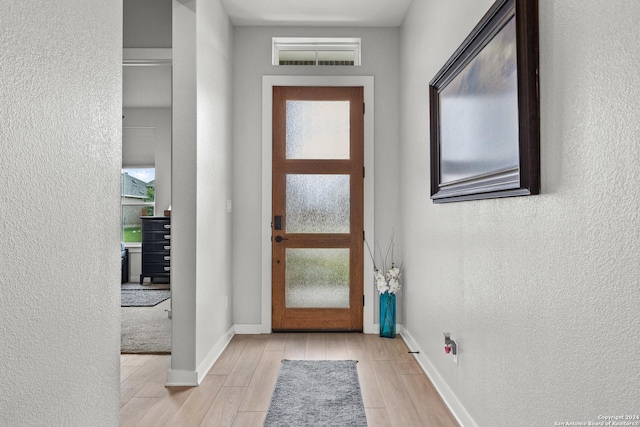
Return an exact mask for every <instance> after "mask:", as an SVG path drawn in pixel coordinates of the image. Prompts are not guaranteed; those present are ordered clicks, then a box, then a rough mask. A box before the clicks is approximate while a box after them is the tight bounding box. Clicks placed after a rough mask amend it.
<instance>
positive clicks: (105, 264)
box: [0, 0, 122, 426]
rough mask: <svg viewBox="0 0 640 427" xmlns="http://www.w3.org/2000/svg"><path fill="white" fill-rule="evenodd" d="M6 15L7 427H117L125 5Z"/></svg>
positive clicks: (1, 7) (1, 46) (2, 78)
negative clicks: (123, 6)
mask: <svg viewBox="0 0 640 427" xmlns="http://www.w3.org/2000/svg"><path fill="white" fill-rule="evenodd" d="M0 16H1V17H2V18H0V19H1V20H2V25H1V29H0V111H2V114H0V153H1V154H0V165H1V166H0V236H1V239H0V240H1V241H2V244H1V245H0V283H1V290H0V383H2V384H3V387H2V388H1V389H0V425H2V426H35V425H39V426H44V425H49V426H117V425H118V417H119V404H118V402H119V380H120V378H119V349H120V336H119V310H120V309H119V301H120V294H119V286H118V283H119V275H120V273H119V241H120V232H119V223H120V210H119V206H118V205H119V187H120V184H119V182H120V167H121V157H120V152H121V147H120V128H121V122H122V119H121V110H122V98H121V93H122V78H121V68H122V66H121V57H122V56H121V55H122V2H118V1H113V0H107V1H102V0H101V1H97V0H89V1H88V2H85V3H83V4H82V5H79V4H78V2H76V1H70V0H60V1H56V2H51V3H47V2H33V1H28V2H2V3H1V4H0Z"/></svg>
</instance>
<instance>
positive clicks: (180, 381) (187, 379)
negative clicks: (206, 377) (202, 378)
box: [164, 369, 200, 387]
mask: <svg viewBox="0 0 640 427" xmlns="http://www.w3.org/2000/svg"><path fill="white" fill-rule="evenodd" d="M164 385H165V386H167V387H177V386H187V387H194V386H198V385H200V383H199V382H198V373H197V372H196V371H179V370H175V369H169V371H168V372H167V381H166V382H165V384H164Z"/></svg>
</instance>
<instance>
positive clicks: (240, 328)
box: [233, 323, 262, 335]
mask: <svg viewBox="0 0 640 427" xmlns="http://www.w3.org/2000/svg"><path fill="white" fill-rule="evenodd" d="M233 332H235V333H236V334H239V335H247V334H261V333H262V324H261V323H245V324H238V323H236V324H234V325H233Z"/></svg>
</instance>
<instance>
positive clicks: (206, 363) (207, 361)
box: [198, 325, 233, 384]
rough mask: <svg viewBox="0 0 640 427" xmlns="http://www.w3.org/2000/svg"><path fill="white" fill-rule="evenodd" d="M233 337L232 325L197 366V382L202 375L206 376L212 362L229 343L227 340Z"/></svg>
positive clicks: (199, 381) (201, 378) (202, 377)
mask: <svg viewBox="0 0 640 427" xmlns="http://www.w3.org/2000/svg"><path fill="white" fill-rule="evenodd" d="M231 338H233V325H231V327H230V328H229V330H228V331H227V332H226V333H225V334H224V335H223V336H222V337H220V339H219V340H218V342H217V343H216V345H215V346H213V348H212V349H211V351H210V352H209V354H207V356H206V357H205V358H204V359H203V360H202V362H200V365H199V366H198V384H200V383H201V382H202V380H204V377H205V376H207V374H208V373H209V370H210V369H211V367H213V364H214V363H216V360H218V358H219V357H220V355H221V354H222V352H223V351H224V349H225V348H227V345H229V341H231Z"/></svg>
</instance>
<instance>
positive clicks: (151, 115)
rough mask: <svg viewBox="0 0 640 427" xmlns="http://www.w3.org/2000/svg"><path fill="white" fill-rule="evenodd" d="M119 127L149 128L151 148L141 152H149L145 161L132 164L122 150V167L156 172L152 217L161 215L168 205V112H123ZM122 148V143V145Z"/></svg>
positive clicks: (124, 148)
mask: <svg viewBox="0 0 640 427" xmlns="http://www.w3.org/2000/svg"><path fill="white" fill-rule="evenodd" d="M122 114H123V115H124V119H123V120H122V127H133V128H137V127H143V128H153V130H154V134H155V139H154V142H153V143H154V145H153V146H150V147H144V148H143V151H145V152H149V153H150V154H149V157H148V159H149V161H148V162H146V163H136V162H135V161H134V160H132V159H128V158H127V147H124V146H123V148H122V150H123V158H122V166H123V167H149V166H155V168H156V187H155V197H156V214H158V215H162V212H163V211H164V210H165V209H167V207H168V206H169V205H170V204H171V108H124V109H123V110H122ZM123 144H124V142H123Z"/></svg>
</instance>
